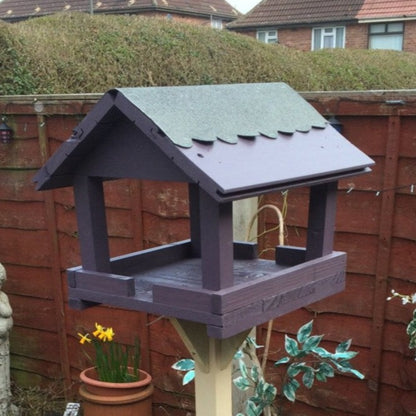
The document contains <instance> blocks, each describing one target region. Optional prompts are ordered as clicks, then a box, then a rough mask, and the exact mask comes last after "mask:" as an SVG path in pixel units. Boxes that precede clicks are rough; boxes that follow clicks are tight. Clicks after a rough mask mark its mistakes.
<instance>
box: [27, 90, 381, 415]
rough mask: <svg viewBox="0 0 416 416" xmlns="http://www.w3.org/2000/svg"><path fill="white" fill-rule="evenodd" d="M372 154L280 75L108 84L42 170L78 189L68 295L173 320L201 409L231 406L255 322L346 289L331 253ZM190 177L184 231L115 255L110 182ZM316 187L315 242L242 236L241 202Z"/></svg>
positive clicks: (342, 258)
mask: <svg viewBox="0 0 416 416" xmlns="http://www.w3.org/2000/svg"><path fill="white" fill-rule="evenodd" d="M372 164H373V161H372V160H371V159H370V158H368V157H367V156H366V155H365V154H363V153H362V152H361V151H360V150H359V149H357V148H356V147H354V146H353V145H352V144H351V143H349V142H348V141H347V140H346V139H345V138H344V137H343V136H341V135H340V133H338V132H337V131H336V130H335V129H334V128H332V127H331V126H329V125H328V122H327V121H326V120H325V119H324V118H323V117H322V116H321V115H319V113H317V112H316V111H315V110H314V109H313V108H312V107H311V106H310V105H309V104H308V103H307V102H306V101H305V100H304V99H302V98H301V97H300V96H299V95H298V94H297V93H296V92H294V91H293V90H292V89H291V88H290V87H288V86H287V85H285V84H282V83H264V84H232V85H209V86H186V87H152V88H124V89H116V90H111V91H109V92H107V93H106V94H105V95H104V96H103V98H102V99H101V100H100V101H99V102H98V103H97V104H96V106H95V107H94V108H93V109H92V110H91V111H90V113H89V114H88V115H87V116H86V117H85V118H84V120H82V121H81V123H80V124H79V125H78V126H77V127H76V128H75V130H74V132H73V135H72V136H71V137H70V138H69V139H68V140H67V141H66V142H65V143H63V144H62V146H61V147H60V148H59V149H58V150H57V152H56V153H55V154H54V155H53V156H52V157H51V158H50V159H49V160H48V161H47V162H46V164H45V165H44V166H43V167H42V168H41V169H40V171H39V172H38V173H37V175H36V177H35V182H37V189H39V190H48V189H53V188H60V187H67V186H72V187H73V188H74V194H75V207H76V211H77V221H78V230H79V231H78V232H79V241H80V250H81V260H82V265H81V266H78V267H75V268H72V269H69V270H68V282H69V304H70V305H71V306H72V307H77V308H84V307H88V306H92V305H95V304H100V303H103V304H108V305H113V306H118V307H122V308H127V309H132V310H139V311H147V312H150V313H154V314H159V315H165V316H169V317H172V318H174V320H173V322H174V325H175V326H176V328H177V329H178V332H179V333H180V335H181V336H182V338H183V339H184V341H185V343H186V345H187V346H188V348H189V349H190V352H191V354H192V355H193V357H194V358H195V359H196V370H197V376H196V380H195V381H196V411H197V414H198V416H229V415H230V414H231V404H230V403H231V383H230V377H231V364H230V363H231V360H232V356H233V355H234V352H235V351H236V349H237V348H238V347H239V345H240V344H241V342H242V341H243V340H244V337H245V336H246V334H247V333H248V331H249V330H250V329H251V328H252V327H253V326H255V325H257V324H261V323H263V322H266V321H268V320H270V319H273V318H275V317H277V316H280V315H282V314H285V313H288V312H290V311H292V310H295V309H298V308H300V307H302V306H306V305H308V304H310V303H312V302H315V301H318V300H320V299H322V298H324V297H327V296H329V295H332V294H334V293H337V292H339V291H341V290H343V288H344V283H345V264H346V255H345V253H341V252H334V251H333V238H334V223H335V203H336V191H337V181H338V180H339V179H341V178H346V177H350V176H354V175H358V174H362V173H365V172H368V171H369V170H370V168H369V166H371V165H372ZM119 178H136V179H152V180H160V181H179V182H186V183H188V184H189V206H190V208H189V211H190V224H191V227H190V229H191V232H190V238H189V240H187V241H180V242H177V243H174V244H168V245H165V246H161V247H157V248H153V249H149V250H143V251H139V252H136V253H129V254H126V255H123V256H120V257H116V258H110V256H109V246H108V235H107V225H106V217H105V205H104V192H103V182H104V181H107V180H112V179H119ZM299 186H307V187H309V188H310V200H309V214H308V231H307V242H306V247H300V248H299V247H287V246H282V247H278V248H276V260H275V261H271V260H263V259H259V258H258V256H257V250H256V245H255V244H250V243H244V242H237V241H233V228H232V203H233V201H234V200H238V199H243V198H248V197H252V196H258V195H262V194H265V193H268V192H273V191H278V190H287V189H290V188H293V187H299Z"/></svg>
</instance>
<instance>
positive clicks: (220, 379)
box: [171, 319, 250, 416]
mask: <svg viewBox="0 0 416 416" xmlns="http://www.w3.org/2000/svg"><path fill="white" fill-rule="evenodd" d="M171 322H172V324H173V326H174V327H175V329H176V330H177V331H178V333H179V335H180V336H181V338H182V340H183V342H184V343H185V345H186V347H187V348H188V350H189V352H190V354H191V355H192V358H193V359H194V361H195V407H196V416H231V415H232V406H233V404H232V403H233V400H232V361H233V357H234V354H235V353H236V352H237V350H238V349H239V348H240V346H241V344H242V343H243V341H244V340H245V339H246V337H247V335H248V333H249V332H250V331H245V332H242V333H241V334H238V335H234V336H233V337H230V338H226V339H215V338H211V337H208V335H207V329H206V325H204V324H199V323H195V322H188V321H182V320H177V319H171Z"/></svg>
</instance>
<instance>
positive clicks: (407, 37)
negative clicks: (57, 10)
mask: <svg viewBox="0 0 416 416" xmlns="http://www.w3.org/2000/svg"><path fill="white" fill-rule="evenodd" d="M403 50H404V51H405V52H416V21H409V22H406V23H405V25H404V46H403Z"/></svg>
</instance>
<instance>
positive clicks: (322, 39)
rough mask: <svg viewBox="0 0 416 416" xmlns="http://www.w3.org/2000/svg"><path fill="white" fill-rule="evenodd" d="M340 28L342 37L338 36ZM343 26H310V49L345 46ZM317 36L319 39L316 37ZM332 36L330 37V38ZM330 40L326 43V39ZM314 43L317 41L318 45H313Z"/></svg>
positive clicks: (344, 29) (344, 28)
mask: <svg viewBox="0 0 416 416" xmlns="http://www.w3.org/2000/svg"><path fill="white" fill-rule="evenodd" d="M341 29H342V35H341V36H342V39H338V38H339V36H340V35H339V32H340V31H341ZM345 35H346V27H345V26H321V27H314V28H312V44H311V50H312V51H317V50H321V49H332V48H345V37H346V36H345ZM317 36H319V39H317ZM331 38H332V39H331ZM328 40H329V41H330V45H329V46H327V45H328V43H327V41H328ZM315 43H319V47H317V48H316V47H315Z"/></svg>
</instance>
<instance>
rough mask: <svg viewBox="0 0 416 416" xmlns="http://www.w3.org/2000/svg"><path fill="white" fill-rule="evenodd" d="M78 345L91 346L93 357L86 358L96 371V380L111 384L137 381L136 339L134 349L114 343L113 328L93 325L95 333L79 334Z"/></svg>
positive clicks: (138, 359) (138, 353) (137, 352)
mask: <svg viewBox="0 0 416 416" xmlns="http://www.w3.org/2000/svg"><path fill="white" fill-rule="evenodd" d="M78 336H79V337H80V340H79V342H80V344H85V343H87V344H92V345H93V346H94V350H95V357H94V358H91V357H90V356H89V355H88V354H87V356H88V358H89V359H90V361H91V362H92V363H93V364H94V367H95V369H96V370H97V374H98V379H99V380H101V381H107V382H113V383H128V382H131V381H137V380H139V366H140V344H139V341H138V339H137V338H136V341H135V345H134V347H132V346H129V345H122V344H119V343H117V342H114V336H115V333H114V331H113V328H110V327H108V328H106V327H103V326H102V325H99V324H97V323H96V324H95V331H94V332H92V335H90V334H89V333H87V334H81V333H78Z"/></svg>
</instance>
